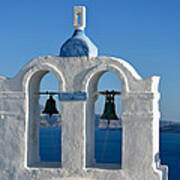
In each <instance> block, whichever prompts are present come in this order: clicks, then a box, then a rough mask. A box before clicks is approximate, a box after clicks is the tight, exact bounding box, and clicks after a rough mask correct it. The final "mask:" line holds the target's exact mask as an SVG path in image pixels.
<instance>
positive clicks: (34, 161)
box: [0, 56, 167, 180]
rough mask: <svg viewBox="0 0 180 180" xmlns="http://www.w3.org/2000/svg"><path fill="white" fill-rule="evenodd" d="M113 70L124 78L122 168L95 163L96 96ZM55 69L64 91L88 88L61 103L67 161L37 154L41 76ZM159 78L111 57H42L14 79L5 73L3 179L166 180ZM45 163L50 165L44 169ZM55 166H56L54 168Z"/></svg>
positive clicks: (0, 142)
mask: <svg viewBox="0 0 180 180" xmlns="http://www.w3.org/2000/svg"><path fill="white" fill-rule="evenodd" d="M106 71H111V72H114V73H116V74H117V76H118V77H119V78H120V80H121V83H122V96H121V98H122V123H123V140H122V142H123V144H122V146H123V149H122V167H121V169H102V168H96V164H95V161H94V137H93V134H94V133H93V132H94V102H95V100H96V97H94V96H93V94H94V92H96V90H97V83H98V80H99V78H100V77H101V75H102V74H103V73H104V72H106ZM47 72H52V73H54V74H55V76H56V78H57V79H58V81H59V87H60V89H59V90H60V91H62V92H77V91H85V92H87V93H88V100H87V101H80V102H79V101H78V102H71V101H70V102H61V106H62V112H61V113H62V162H61V164H56V165H55V166H54V165H52V164H46V163H42V162H40V160H39V155H38V144H39V142H38V126H39V124H38V123H37V122H38V118H39V105H38V100H39V97H38V96H37V95H36V96H35V95H34V92H37V91H39V86H40V81H41V79H42V77H43V76H44V75H45V74H46V73H47ZM158 83H159V77H150V78H147V79H142V78H141V77H140V76H139V75H138V74H137V73H136V71H135V70H134V69H133V67H132V66H130V65H129V64H128V63H127V62H125V61H123V60H122V59H117V58H112V57H97V58H85V57H81V58H78V57H77V58H60V57H53V56H46V57H39V58H36V59H34V60H33V61H31V62H30V63H28V64H27V65H26V66H25V67H24V68H23V69H22V70H21V71H20V72H19V73H18V75H17V76H16V77H14V78H13V79H6V78H2V77H1V78H0V179H2V180H6V179H7V180H32V179H33V180H41V179H42V180H47V179H53V180H61V179H64V180H65V179H66V180H78V179H79V180H85V179H86V180H112V179H113V180H162V179H163V180H164V179H166V178H167V177H166V173H165V174H164V175H163V173H162V172H165V171H166V170H167V169H166V168H163V167H161V165H159V162H158V158H155V157H158V153H159V117H160V113H159V108H158V106H159V105H158V101H159V96H160V95H159V92H158ZM45 166H49V167H48V168H45ZM51 166H53V167H54V168H50V167H51Z"/></svg>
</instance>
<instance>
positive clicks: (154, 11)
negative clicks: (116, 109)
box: [0, 0, 180, 121]
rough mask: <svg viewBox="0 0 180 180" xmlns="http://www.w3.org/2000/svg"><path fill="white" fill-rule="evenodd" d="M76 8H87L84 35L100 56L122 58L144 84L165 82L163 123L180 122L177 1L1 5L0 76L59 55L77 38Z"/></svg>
mask: <svg viewBox="0 0 180 180" xmlns="http://www.w3.org/2000/svg"><path fill="white" fill-rule="evenodd" d="M76 5H85V6H86V8H87V28H86V34H87V35H88V36H89V37H90V39H91V40H92V41H93V42H94V44H95V45H96V46H97V47H98V50H99V55H106V56H115V57H122V58H123V59H125V60H127V61H128V62H129V63H130V64H132V65H133V67H135V69H136V70H137V72H138V73H139V74H140V75H141V76H142V77H143V78H146V77H149V76H152V75H158V76H161V82H160V89H159V90H160V92H161V111H162V117H163V119H164V120H179V121H180V110H179V109H180V94H179V92H180V80H179V77H180V71H179V66H180V21H179V19H180V11H179V7H180V1H179V0H173V1H170V0H150V1H143V0H137V1H134V0H112V1H105V0H104V1H103V0H96V1H95V0H76V1H75V0H74V1H73V0H53V1H50V0H45V1H44V0H38V1H37V0H29V1H25V0H22V1H17V0H16V1H13V0H1V6H0V49H1V53H0V62H1V66H0V75H1V76H8V77H13V76H15V75H16V74H17V73H18V71H19V70H20V69H21V68H22V67H23V66H24V65H25V64H26V63H27V62H29V61H30V60H31V59H33V58H35V57H38V56H44V55H58V54H59V49H60V47H61V45H62V44H63V42H64V41H65V40H67V38H69V37H70V36H71V35H72V33H73V26H72V24H73V12H72V11H73V6H76ZM107 82H108V81H107V80H106V78H105V82H104V83H105V84H106V83H107Z"/></svg>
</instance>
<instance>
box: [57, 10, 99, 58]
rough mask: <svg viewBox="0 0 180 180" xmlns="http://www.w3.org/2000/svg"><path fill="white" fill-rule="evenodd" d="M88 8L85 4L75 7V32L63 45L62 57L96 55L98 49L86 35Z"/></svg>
mask: <svg viewBox="0 0 180 180" xmlns="http://www.w3.org/2000/svg"><path fill="white" fill-rule="evenodd" d="M85 14H86V9H85V7H83V6H76V7H74V28H75V31H74V34H73V35H72V37H71V38H70V39H68V40H67V41H66V42H65V43H64V44H63V45H62V47H61V50H60V56H61V57H82V56H86V57H96V56H97V54H98V50H97V48H96V46H95V45H94V44H93V43H92V42H91V40H90V39H89V38H88V37H87V36H86V35H85V32H84V28H85V27H86V15H85Z"/></svg>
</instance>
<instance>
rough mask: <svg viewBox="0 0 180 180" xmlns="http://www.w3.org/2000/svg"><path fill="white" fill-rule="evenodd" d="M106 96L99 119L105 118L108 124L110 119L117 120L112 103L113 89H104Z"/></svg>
mask: <svg viewBox="0 0 180 180" xmlns="http://www.w3.org/2000/svg"><path fill="white" fill-rule="evenodd" d="M103 95H105V96H106V101H105V107H104V112H103V114H102V115H101V117H100V119H102V120H107V121H108V125H109V124H110V120H119V118H118V116H117V115H116V111H115V104H114V96H115V95H116V94H115V93H114V91H105V92H104V94H103Z"/></svg>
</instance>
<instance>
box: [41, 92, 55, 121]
mask: <svg viewBox="0 0 180 180" xmlns="http://www.w3.org/2000/svg"><path fill="white" fill-rule="evenodd" d="M42 114H48V115H49V118H50V122H52V118H51V117H52V115H53V114H59V112H58V110H57V109H56V101H55V100H54V99H53V97H52V95H50V97H49V99H48V100H47V102H46V106H45V109H44V111H43V112H42Z"/></svg>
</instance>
